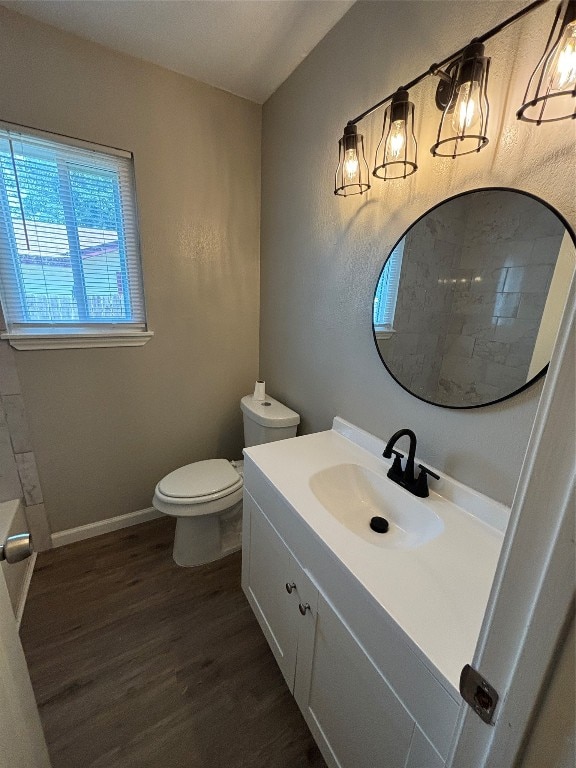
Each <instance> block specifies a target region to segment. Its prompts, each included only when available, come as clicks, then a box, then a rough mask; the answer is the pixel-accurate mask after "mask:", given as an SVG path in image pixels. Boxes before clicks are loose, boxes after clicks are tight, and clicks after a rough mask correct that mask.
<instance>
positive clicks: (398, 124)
mask: <svg viewBox="0 0 576 768" xmlns="http://www.w3.org/2000/svg"><path fill="white" fill-rule="evenodd" d="M405 134H406V123H405V122H404V120H395V121H394V122H393V123H392V128H391V129H390V134H389V136H388V141H387V142H386V153H385V157H384V162H386V163H390V162H394V161H396V160H398V159H399V158H400V156H401V155H402V153H403V150H404V145H405V144H406V138H405Z"/></svg>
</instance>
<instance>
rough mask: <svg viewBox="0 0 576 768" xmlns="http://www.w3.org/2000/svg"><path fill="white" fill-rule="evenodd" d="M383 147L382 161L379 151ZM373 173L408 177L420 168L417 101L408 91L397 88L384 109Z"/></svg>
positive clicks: (384, 175)
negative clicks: (415, 126) (415, 112)
mask: <svg viewBox="0 0 576 768" xmlns="http://www.w3.org/2000/svg"><path fill="white" fill-rule="evenodd" d="M380 147H382V156H381V162H380V163H378V155H379V153H380ZM375 162H376V166H375V168H374V170H373V171H372V175H373V176H376V177H377V178H379V179H405V178H406V177H407V176H411V175H412V174H413V173H416V171H417V170H418V144H417V142H416V136H415V135H414V104H413V103H412V102H411V101H409V99H408V91H407V90H406V89H405V88H398V90H397V91H396V93H395V94H394V96H392V102H391V103H390V104H389V105H388V107H387V108H386V111H385V112H384V122H383V124H382V136H381V137H380V142H379V143H378V148H377V149H376V160H375Z"/></svg>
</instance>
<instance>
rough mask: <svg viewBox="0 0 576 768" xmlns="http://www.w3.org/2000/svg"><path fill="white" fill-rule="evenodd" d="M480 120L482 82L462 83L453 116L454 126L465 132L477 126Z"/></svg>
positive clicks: (457, 129)
mask: <svg viewBox="0 0 576 768" xmlns="http://www.w3.org/2000/svg"><path fill="white" fill-rule="evenodd" d="M479 120H480V84H479V83H478V82H476V81H475V80H474V81H468V82H467V83H462V85H461V86H460V88H459V89H458V98H457V99H456V106H455V108H454V116H453V117H452V127H453V128H454V130H455V131H456V132H457V133H458V134H461V133H464V131H467V130H468V129H469V128H473V127H475V126H476V125H477V124H478V122H479Z"/></svg>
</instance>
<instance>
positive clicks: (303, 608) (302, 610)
mask: <svg viewBox="0 0 576 768" xmlns="http://www.w3.org/2000/svg"><path fill="white" fill-rule="evenodd" d="M298 610H299V611H300V613H301V614H302V616H306V611H309V610H310V603H299V605H298Z"/></svg>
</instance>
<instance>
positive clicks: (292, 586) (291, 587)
mask: <svg viewBox="0 0 576 768" xmlns="http://www.w3.org/2000/svg"><path fill="white" fill-rule="evenodd" d="M295 589H296V584H294V582H293V581H291V582H290V583H289V582H286V592H288V594H289V595H291V594H292V592H293V591H294V590H295Z"/></svg>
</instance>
